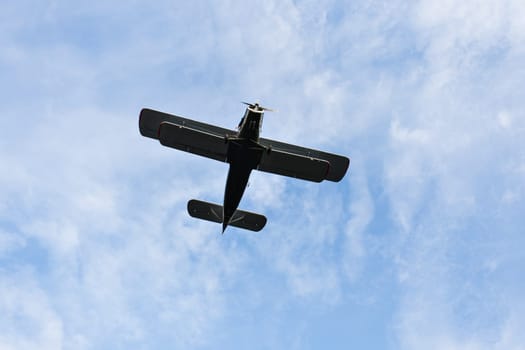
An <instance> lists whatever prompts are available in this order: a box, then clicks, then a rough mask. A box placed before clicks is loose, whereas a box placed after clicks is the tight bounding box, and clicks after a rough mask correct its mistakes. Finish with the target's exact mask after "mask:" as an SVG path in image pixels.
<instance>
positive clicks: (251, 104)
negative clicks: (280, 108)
mask: <svg viewBox="0 0 525 350" xmlns="http://www.w3.org/2000/svg"><path fill="white" fill-rule="evenodd" d="M241 103H243V104H245V105H247V106H248V107H250V108H255V109H256V110H258V111H267V112H275V111H274V110H273V109H271V108H266V107H262V106H259V104H258V103H248V102H244V101H241Z"/></svg>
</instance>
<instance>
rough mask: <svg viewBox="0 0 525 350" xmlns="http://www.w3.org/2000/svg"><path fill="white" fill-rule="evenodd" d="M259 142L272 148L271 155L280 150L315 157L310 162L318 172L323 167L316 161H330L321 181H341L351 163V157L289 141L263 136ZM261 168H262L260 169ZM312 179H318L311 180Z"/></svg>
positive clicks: (308, 157)
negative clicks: (297, 144) (293, 143)
mask: <svg viewBox="0 0 525 350" xmlns="http://www.w3.org/2000/svg"><path fill="white" fill-rule="evenodd" d="M259 143H260V144H261V145H263V146H265V147H270V148H271V152H270V155H271V154H272V153H275V151H278V152H283V153H288V154H292V155H295V156H302V157H304V158H307V159H313V160H312V161H311V162H310V164H313V167H314V168H316V167H317V168H319V169H317V170H312V171H314V172H316V173H321V172H322V171H321V169H320V168H322V165H320V164H317V163H316V161H319V160H323V161H326V162H328V163H329V165H330V166H329V168H328V170H327V171H326V172H325V173H324V175H326V176H325V177H323V178H322V179H321V180H319V181H322V180H329V181H334V182H338V181H341V179H342V178H343V177H344V176H345V174H346V171H347V170H348V166H349V165H350V159H348V158H347V157H344V156H340V155H337V154H333V153H327V152H323V151H318V150H315V149H311V148H305V147H301V146H296V145H292V144H289V143H284V142H280V141H275V140H270V139H265V138H262V137H261V138H260V139H259ZM263 159H264V156H263ZM314 160H315V161H314ZM261 162H262V161H261ZM302 164H304V165H305V166H307V162H302ZM259 170H262V169H259ZM270 172H272V171H270ZM281 175H286V174H281ZM288 176H290V175H288ZM296 177H299V176H296ZM299 178H301V177H299ZM306 180H310V179H306ZM310 181H317V180H310Z"/></svg>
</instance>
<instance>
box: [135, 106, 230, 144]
mask: <svg viewBox="0 0 525 350" xmlns="http://www.w3.org/2000/svg"><path fill="white" fill-rule="evenodd" d="M162 122H168V123H171V124H175V125H179V126H184V127H187V128H190V129H193V130H197V131H203V132H205V133H208V134H212V135H216V136H219V137H222V138H224V136H226V135H235V134H237V132H236V131H234V130H229V129H224V128H221V127H218V126H215V125H210V124H206V123H201V122H198V121H195V120H191V119H187V118H183V117H179V116H176V115H172V114H167V113H162V112H158V111H154V110H152V109H148V108H144V109H143V110H142V111H140V118H139V129H140V134H141V135H142V136H146V137H151V138H153V139H158V138H159V137H158V135H159V126H160V124H161V123H162Z"/></svg>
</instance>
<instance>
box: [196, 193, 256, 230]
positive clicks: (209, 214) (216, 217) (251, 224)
mask: <svg viewBox="0 0 525 350" xmlns="http://www.w3.org/2000/svg"><path fill="white" fill-rule="evenodd" d="M188 213H189V214H190V216H192V217H194V218H197V219H202V220H207V221H212V222H216V223H222V224H223V230H222V232H224V230H225V229H226V226H227V225H230V226H234V227H238V228H243V229H246V230H250V231H260V230H262V229H263V227H264V225H266V217H265V216H264V215H260V214H256V213H250V212H248V211H243V210H236V211H235V213H233V216H232V217H231V219H230V222H229V223H223V222H222V220H223V210H222V206H221V205H218V204H214V203H208V202H204V201H199V200H197V199H192V200H190V201H189V202H188Z"/></svg>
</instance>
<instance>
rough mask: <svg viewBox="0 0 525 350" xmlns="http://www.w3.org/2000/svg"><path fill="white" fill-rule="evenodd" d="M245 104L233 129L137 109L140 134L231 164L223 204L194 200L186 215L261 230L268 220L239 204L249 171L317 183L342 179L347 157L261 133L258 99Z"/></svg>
mask: <svg viewBox="0 0 525 350" xmlns="http://www.w3.org/2000/svg"><path fill="white" fill-rule="evenodd" d="M242 103H244V104H245V105H247V107H246V111H245V112H244V116H243V117H242V119H241V121H240V122H239V125H238V127H237V131H235V130H230V129H225V128H221V127H218V126H215V125H210V124H206V123H202V122H198V121H195V120H191V119H187V118H183V117H180V116H176V115H172V114H167V113H163V112H159V111H155V110H152V109H148V108H144V109H142V110H141V112H140V117H139V129H140V133H141V135H142V136H145V137H150V138H153V139H158V140H159V141H160V143H161V144H162V145H164V146H167V147H172V148H175V149H178V150H181V151H186V152H190V153H193V154H197V155H200V156H204V157H207V158H211V159H215V160H218V161H221V162H226V163H229V171H228V177H227V179H226V188H225V191H224V201H223V205H222V206H221V205H219V204H214V203H208V202H204V201H201V200H196V199H192V200H190V201H189V202H188V205H187V209H188V213H189V214H190V216H192V217H195V218H198V219H203V220H207V221H212V222H216V223H222V233H223V234H224V231H225V230H226V227H227V226H228V225H230V226H234V227H238V228H242V229H247V230H251V231H260V230H262V228H263V227H264V226H265V225H266V217H265V216H264V215H260V214H256V213H252V212H248V211H244V210H239V209H237V208H238V206H239V203H240V201H241V198H242V196H243V194H244V191H245V189H246V186H247V184H248V178H249V177H250V174H251V172H252V170H260V171H264V172H268V173H274V174H278V175H284V176H289V177H294V178H297V179H302V180H308V181H314V182H321V181H323V180H328V181H334V182H338V181H340V180H341V179H342V178H343V177H344V175H345V174H346V171H347V169H348V166H349V164H350V159H349V158H347V157H344V156H340V155H337V154H331V153H326V152H322V151H318V150H314V149H309V148H304V147H300V146H296V145H291V144H287V143H284V142H280V141H275V140H271V139H265V138H262V137H259V134H260V132H261V127H262V120H263V115H264V112H265V111H272V110H271V109H269V108H265V107H262V106H260V105H259V104H258V103H247V102H242Z"/></svg>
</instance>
